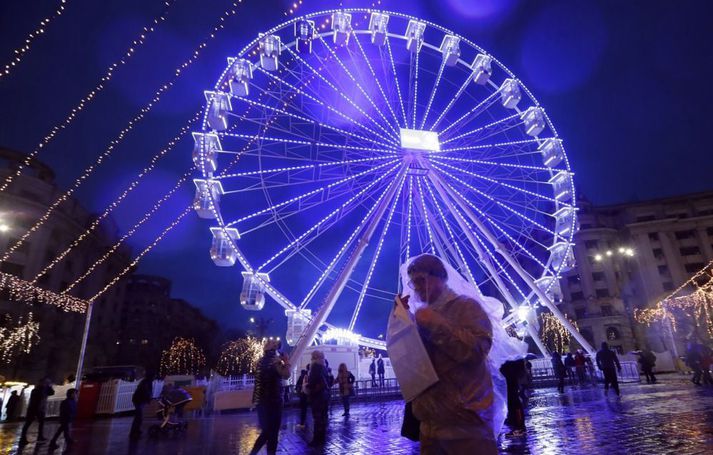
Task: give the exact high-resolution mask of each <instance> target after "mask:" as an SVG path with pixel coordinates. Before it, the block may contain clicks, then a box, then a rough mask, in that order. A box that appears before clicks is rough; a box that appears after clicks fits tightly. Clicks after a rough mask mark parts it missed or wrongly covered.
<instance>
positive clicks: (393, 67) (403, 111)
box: [386, 36, 408, 128]
mask: <svg viewBox="0 0 713 455" xmlns="http://www.w3.org/2000/svg"><path fill="white" fill-rule="evenodd" d="M386 49H387V51H388V53H389V60H390V62H391V71H392V72H393V75H394V82H395V84H396V93H397V94H398V96H399V105H400V106H401V114H402V115H403V117H404V128H407V127H408V118H407V117H406V108H405V107H404V99H403V96H401V84H400V83H399V76H398V74H397V73H396V63H395V62H394V54H393V52H392V51H391V38H390V37H388V36H387V37H386Z"/></svg>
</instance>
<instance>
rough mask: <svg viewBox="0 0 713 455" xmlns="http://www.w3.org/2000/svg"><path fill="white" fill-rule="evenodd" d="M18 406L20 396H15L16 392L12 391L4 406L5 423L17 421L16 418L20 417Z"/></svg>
mask: <svg viewBox="0 0 713 455" xmlns="http://www.w3.org/2000/svg"><path fill="white" fill-rule="evenodd" d="M20 405H21V403H20V395H18V394H17V390H13V391H12V392H10V397H9V398H8V399H7V403H6V404H5V422H14V421H15V420H17V416H18V415H20Z"/></svg>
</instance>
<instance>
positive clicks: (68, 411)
mask: <svg viewBox="0 0 713 455" xmlns="http://www.w3.org/2000/svg"><path fill="white" fill-rule="evenodd" d="M76 416H77V389H69V390H67V398H65V399H64V401H62V403H61V404H60V405H59V428H57V431H56V432H55V434H54V436H53V437H52V440H51V441H50V446H49V449H50V450H55V449H57V448H58V447H59V445H57V439H59V436H60V435H61V434H64V441H65V442H66V443H67V446H71V445H72V444H73V443H74V439H72V437H71V436H70V434H69V427H70V425H72V422H74V418H75V417H76Z"/></svg>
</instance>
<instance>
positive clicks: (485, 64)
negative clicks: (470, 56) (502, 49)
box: [470, 54, 493, 85]
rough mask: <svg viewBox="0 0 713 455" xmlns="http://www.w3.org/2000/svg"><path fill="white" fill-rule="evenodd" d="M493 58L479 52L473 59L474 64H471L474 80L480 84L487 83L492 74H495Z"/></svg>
mask: <svg viewBox="0 0 713 455" xmlns="http://www.w3.org/2000/svg"><path fill="white" fill-rule="evenodd" d="M492 62H493V58H492V57H491V56H489V55H486V54H478V55H476V56H475V60H473V64H472V65H470V67H471V69H472V70H473V82H475V83H476V84H478V85H485V84H486V83H487V82H488V81H489V80H490V76H492V75H493V66H492Z"/></svg>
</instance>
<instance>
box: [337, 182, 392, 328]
mask: <svg viewBox="0 0 713 455" xmlns="http://www.w3.org/2000/svg"><path fill="white" fill-rule="evenodd" d="M404 182H406V174H404V175H403V177H402V178H401V182H400V183H399V187H398V188H397V190H396V193H394V197H393V201H392V202H391V209H389V215H388V217H387V218H386V222H385V223H384V228H383V229H382V231H381V236H380V237H379V242H378V243H377V246H376V252H375V253H374V257H373V258H372V259H371V263H370V264H369V269H368V271H367V274H366V279H365V280H364V284H363V285H362V290H361V292H360V293H359V297H358V298H357V303H356V307H355V308H354V312H353V313H352V318H351V320H350V321H349V329H348V330H350V331H352V330H354V325H355V324H356V320H357V318H358V317H359V311H360V310H361V305H362V303H364V297H365V296H366V292H367V290H368V289H369V285H370V284H371V278H372V276H373V275H374V269H375V268H376V263H377V262H378V261H379V257H380V256H381V249H382V247H383V246H384V240H385V239H386V234H387V233H388V231H389V227H390V226H391V220H392V218H393V217H394V212H395V211H396V206H397V205H398V201H399V197H400V195H401V190H402V189H403V185H404Z"/></svg>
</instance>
